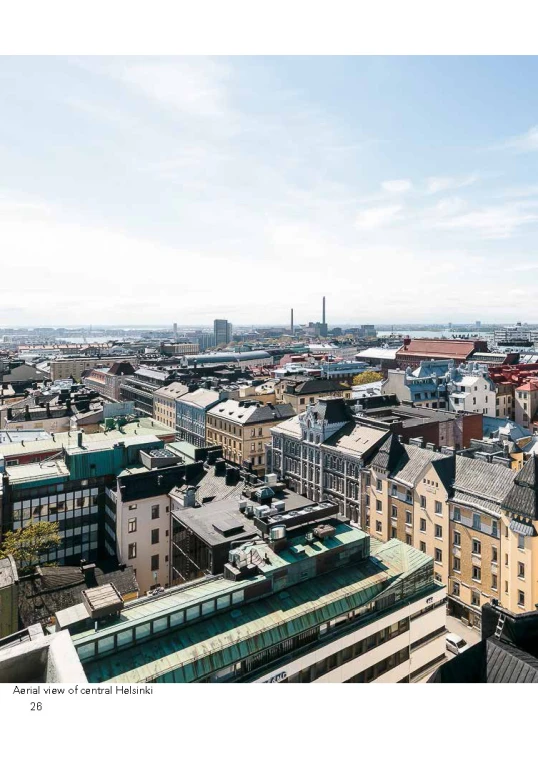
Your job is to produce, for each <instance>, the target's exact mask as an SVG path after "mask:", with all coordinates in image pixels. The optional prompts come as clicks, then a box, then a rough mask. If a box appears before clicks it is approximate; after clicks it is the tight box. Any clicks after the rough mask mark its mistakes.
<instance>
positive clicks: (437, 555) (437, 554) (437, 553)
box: [435, 547, 443, 563]
mask: <svg viewBox="0 0 538 761" xmlns="http://www.w3.org/2000/svg"><path fill="white" fill-rule="evenodd" d="M435 562H436V563H442V562H443V553H442V552H441V550H439V549H437V547H436V548H435Z"/></svg>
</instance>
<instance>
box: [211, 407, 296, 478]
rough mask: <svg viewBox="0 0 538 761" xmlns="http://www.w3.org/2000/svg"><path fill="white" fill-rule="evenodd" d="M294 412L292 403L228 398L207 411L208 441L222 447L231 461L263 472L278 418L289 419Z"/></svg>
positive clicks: (224, 454) (259, 473) (260, 472)
mask: <svg viewBox="0 0 538 761" xmlns="http://www.w3.org/2000/svg"><path fill="white" fill-rule="evenodd" d="M293 415H294V410H293V407H292V406H291V405H290V404H260V403H259V402H256V401H250V400H248V401H237V400H236V399H228V400H226V401H222V402H220V403H219V404H217V405H215V406H214V407H212V409H211V410H210V411H209V412H208V413H207V443H208V444H209V445H214V446H216V445H219V446H222V452H223V457H224V458H225V459H226V460H228V461H229V462H231V463H237V464H240V465H246V466H248V467H250V468H252V470H253V471H254V472H255V473H257V474H258V475H263V474H264V473H265V466H266V459H265V449H266V445H267V444H269V443H270V441H271V428H272V427H273V426H274V425H275V422H276V421H277V420H286V419H288V418H291V417H293Z"/></svg>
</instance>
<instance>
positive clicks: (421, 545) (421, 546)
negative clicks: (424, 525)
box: [420, 542, 426, 552]
mask: <svg viewBox="0 0 538 761" xmlns="http://www.w3.org/2000/svg"><path fill="white" fill-rule="evenodd" d="M420 551H421V552H426V542H421V543H420Z"/></svg>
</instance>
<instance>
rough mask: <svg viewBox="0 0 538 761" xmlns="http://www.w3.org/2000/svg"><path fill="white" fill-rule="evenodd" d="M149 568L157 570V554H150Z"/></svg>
mask: <svg viewBox="0 0 538 761" xmlns="http://www.w3.org/2000/svg"><path fill="white" fill-rule="evenodd" d="M151 570H152V571H158V570H159V556H158V555H152V556H151Z"/></svg>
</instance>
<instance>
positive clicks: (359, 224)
mask: <svg viewBox="0 0 538 761" xmlns="http://www.w3.org/2000/svg"><path fill="white" fill-rule="evenodd" d="M402 209H403V207H402V206H397V205H394V206H376V207H374V208H372V209H365V210H364V211H360V212H359V213H358V214H357V217H356V219H355V227H356V228H357V229H358V230H376V229H378V228H380V227H385V226H388V225H391V224H393V223H394V222H396V221H398V220H399V219H400V218H401V211H402Z"/></svg>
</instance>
